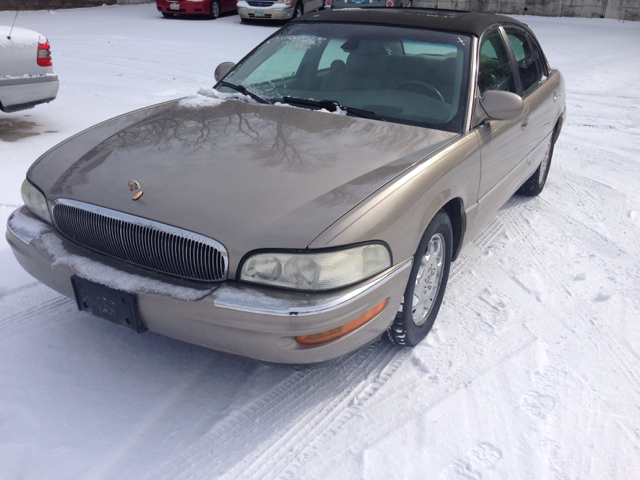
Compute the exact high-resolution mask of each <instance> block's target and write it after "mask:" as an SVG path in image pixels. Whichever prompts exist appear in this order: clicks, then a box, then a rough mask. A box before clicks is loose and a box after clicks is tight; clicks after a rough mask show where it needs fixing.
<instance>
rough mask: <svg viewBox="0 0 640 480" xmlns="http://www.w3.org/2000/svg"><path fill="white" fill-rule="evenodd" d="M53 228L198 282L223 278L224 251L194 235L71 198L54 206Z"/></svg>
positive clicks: (88, 244)
mask: <svg viewBox="0 0 640 480" xmlns="http://www.w3.org/2000/svg"><path fill="white" fill-rule="evenodd" d="M53 219H54V222H55V224H56V227H57V228H58V230H59V231H60V233H62V234H63V235H64V236H65V237H67V238H69V239H70V240H72V241H74V242H76V243H79V244H80V245H83V246H85V247H87V248H90V249H92V250H95V251H97V252H100V253H103V254H105V255H108V256H110V257H113V258H117V259H119V260H123V261H125V262H128V263H132V264H134V265H138V266H140V267H145V268H149V269H151V270H155V271H158V272H162V273H168V274H169V275H175V276H178V277H182V278H188V279H191V280H198V281H202V282H219V281H222V280H226V278H227V265H228V263H227V251H226V249H225V248H224V246H223V245H222V244H220V243H219V242H217V241H215V240H213V239H211V238H209V237H205V236H204V235H200V234H197V233H193V232H189V231H187V230H182V229H179V228H176V227H172V226H169V225H165V224H162V223H158V222H154V221H152V220H147V219H144V218H140V217H136V216H133V215H128V214H126V213H121V212H117V211H115V210H110V209H108V208H103V207H98V206H95V205H91V204H88V203H84V202H78V201H75V200H69V199H58V200H56V201H55V203H54V205H53Z"/></svg>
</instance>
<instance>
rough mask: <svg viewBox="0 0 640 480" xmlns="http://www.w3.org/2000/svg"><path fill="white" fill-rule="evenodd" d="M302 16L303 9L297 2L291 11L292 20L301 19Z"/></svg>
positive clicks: (300, 3)
mask: <svg viewBox="0 0 640 480" xmlns="http://www.w3.org/2000/svg"><path fill="white" fill-rule="evenodd" d="M302 15H304V7H303V6H302V2H300V1H298V3H296V8H295V9H294V10H293V17H292V18H297V17H301V16H302Z"/></svg>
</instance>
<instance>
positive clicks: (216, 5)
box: [208, 0, 220, 20]
mask: <svg viewBox="0 0 640 480" xmlns="http://www.w3.org/2000/svg"><path fill="white" fill-rule="evenodd" d="M219 16H220V2H218V0H211V5H210V6H209V15H208V17H209V18H211V19H213V20H215V19H216V18H218V17H219Z"/></svg>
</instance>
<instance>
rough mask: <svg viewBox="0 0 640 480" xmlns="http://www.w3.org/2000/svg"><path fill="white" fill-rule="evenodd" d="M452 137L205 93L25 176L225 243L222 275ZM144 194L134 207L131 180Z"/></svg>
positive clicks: (57, 151) (318, 224)
mask: <svg viewBox="0 0 640 480" xmlns="http://www.w3.org/2000/svg"><path fill="white" fill-rule="evenodd" d="M456 136H457V134H453V133H448V132H441V131H437V130H430V129H425V128H420V127H413V126H407V125H400V124H395V123H389V122H380V121H373V120H368V119H361V118H354V117H348V116H344V115H338V114H332V113H328V112H323V111H322V112H320V111H312V110H307V109H301V108H293V107H289V106H283V105H260V104H255V103H248V102H244V101H239V100H224V101H223V100H218V99H212V98H208V97H205V96H196V97H190V98H187V99H183V100H179V101H172V102H167V103H164V104H160V105H156V106H154V107H149V108H146V109H142V110H138V111H135V112H132V113H129V114H126V115H122V116H120V117H117V118H115V119H112V120H109V121H107V122H104V123H102V124H100V125H97V126H96V127H93V128H91V129H89V130H87V131H85V132H83V133H81V134H78V135H76V136H75V137H72V138H71V139H69V140H67V141H66V142H64V143H63V144H61V145H59V146H58V147H56V148H54V149H52V150H51V151H49V152H47V153H46V154H45V155H43V157H41V159H40V160H39V161H38V162H36V164H34V166H33V167H32V168H31V170H30V171H29V174H28V176H29V179H30V180H31V181H32V182H33V183H35V184H36V185H37V186H38V187H40V188H41V189H42V190H43V192H44V193H45V195H46V196H47V198H48V200H49V201H53V200H55V199H56V198H69V199H74V200H79V201H83V202H88V203H91V204H96V205H100V206H103V207H107V208H111V209H114V210H117V211H121V212H126V213H129V214H132V215H137V216H140V217H144V218H147V219H151V220H155V221H158V222H162V223H165V224H169V225H172V226H176V227H179V228H183V229H186V230H190V231H193V232H197V233H200V234H203V235H206V236H209V237H211V238H214V239H215V240H217V241H218V242H220V243H222V244H223V245H224V246H225V247H226V248H227V250H228V252H229V260H230V265H229V266H230V270H229V274H230V277H231V278H233V276H234V273H235V268H236V266H237V264H238V262H239V261H240V259H241V258H242V256H243V255H244V254H246V253H247V252H249V251H251V250H254V249H259V248H306V247H307V246H308V245H309V244H310V243H311V242H312V241H313V239H314V238H316V237H317V236H318V235H319V234H320V233H322V231H323V230H325V229H326V228H327V227H328V226H330V225H331V224H332V223H333V222H335V221H336V220H337V219H338V218H340V217H341V216H343V215H344V214H345V213H347V212H348V211H349V210H350V209H352V208H353V207H354V206H356V205H357V204H358V203H360V202H361V201H362V200H364V199H365V198H366V197H367V196H369V195H371V194H372V193H373V192H374V191H376V190H377V189H379V188H380V187H381V186H382V185H384V184H385V183H387V182H389V181H390V180H391V179H392V178H394V177H395V176H397V175H398V174H399V173H401V172H402V171H403V170H405V169H406V168H408V167H409V166H410V165H412V164H413V163H415V162H417V161H419V160H421V159H423V158H424V157H426V156H428V155H430V154H431V153H433V152H434V151H435V150H437V149H439V148H440V147H442V146H443V145H445V144H447V143H449V142H450V141H451V139H452V138H454V137H456ZM130 180H135V181H137V182H138V183H139V184H140V188H141V190H142V192H143V195H142V197H140V199H139V200H137V201H133V200H132V195H131V192H130V191H129V189H128V186H127V184H128V182H129V181H130Z"/></svg>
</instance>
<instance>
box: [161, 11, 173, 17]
mask: <svg viewBox="0 0 640 480" xmlns="http://www.w3.org/2000/svg"><path fill="white" fill-rule="evenodd" d="M162 16H163V17H164V18H173V17H175V13H167V12H162Z"/></svg>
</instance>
